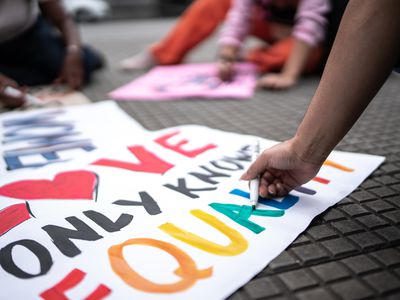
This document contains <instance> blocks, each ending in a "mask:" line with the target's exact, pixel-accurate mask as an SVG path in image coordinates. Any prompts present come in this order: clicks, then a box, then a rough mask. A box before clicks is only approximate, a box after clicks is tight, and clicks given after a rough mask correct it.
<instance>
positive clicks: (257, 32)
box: [121, 0, 346, 89]
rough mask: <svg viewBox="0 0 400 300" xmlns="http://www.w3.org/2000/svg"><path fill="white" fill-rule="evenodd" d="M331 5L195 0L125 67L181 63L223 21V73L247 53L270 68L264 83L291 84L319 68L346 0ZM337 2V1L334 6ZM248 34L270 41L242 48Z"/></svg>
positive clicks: (295, 0) (315, 0)
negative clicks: (340, 5) (332, 20)
mask: <svg viewBox="0 0 400 300" xmlns="http://www.w3.org/2000/svg"><path fill="white" fill-rule="evenodd" d="M332 2H338V3H339V2H340V3H342V2H343V3H344V2H346V1H332ZM331 7H332V5H331V3H330V1H329V0H300V1H299V0H258V1H254V0H220V1H213V0H197V1H195V2H194V3H193V4H192V5H191V6H190V7H189V8H188V9H187V10H186V11H185V13H184V14H183V15H182V16H181V17H180V19H179V20H178V22H177V24H176V25H175V27H174V28H173V29H172V31H171V32H170V33H169V34H168V35H167V36H166V37H165V38H163V39H162V40H161V41H159V42H158V43H156V44H155V45H152V46H151V47H149V48H148V49H145V50H144V51H143V52H141V53H139V54H137V55H135V56H133V57H130V58H128V59H125V60H123V61H121V67H122V68H123V69H128V70H129V69H145V68H150V67H152V66H154V65H170V64H178V63H181V62H182V60H183V59H184V57H185V56H186V54H187V53H188V52H189V51H190V50H191V49H193V48H194V47H196V46H197V45H198V44H199V43H201V42H202V41H204V40H205V39H206V38H207V37H208V36H210V35H211V34H212V33H213V32H214V30H215V29H216V28H217V27H218V25H220V24H221V23H222V22H223V21H225V24H224V26H223V28H222V30H221V33H220V39H219V57H218V68H219V74H220V77H221V78H222V79H224V80H227V79H229V78H230V77H231V76H232V75H233V72H234V62H236V61H237V60H240V59H245V60H246V61H250V62H253V63H255V64H256V65H257V66H258V68H259V70H260V72H262V73H266V75H264V76H263V77H262V78H261V79H260V81H259V85H260V86H261V87H265V88H277V89H279V88H288V87H290V86H292V85H294V84H296V82H297V80H298V78H299V76H300V75H301V74H302V73H304V72H314V71H316V70H318V69H320V67H321V65H322V63H323V61H324V57H325V56H326V55H324V54H325V52H326V49H327V48H329V45H328V43H327V42H326V41H327V40H326V37H327V32H333V36H334V33H335V30H331V28H332V26H331V27H330V25H331V23H330V22H328V19H329V18H330V17H331V16H332V15H335V18H339V20H340V16H341V14H342V12H343V10H344V7H345V5H343V7H341V9H340V11H339V12H337V11H336V12H335V13H334V14H333V12H332V11H331ZM338 7H339V5H337V4H335V5H334V8H335V9H336V8H338ZM333 23H334V22H333ZM337 23H338V22H337ZM336 27H337V26H336ZM248 35H252V36H255V37H258V38H260V39H261V40H263V41H265V42H267V44H266V45H265V46H263V47H260V48H257V49H253V50H250V51H249V52H248V53H246V54H243V53H242V47H243V43H244V40H245V38H246V36H248ZM328 35H329V34H328ZM332 40H333V39H332ZM270 72H280V73H278V74H272V73H270Z"/></svg>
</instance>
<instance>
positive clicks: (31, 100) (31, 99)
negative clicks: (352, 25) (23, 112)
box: [3, 86, 45, 106]
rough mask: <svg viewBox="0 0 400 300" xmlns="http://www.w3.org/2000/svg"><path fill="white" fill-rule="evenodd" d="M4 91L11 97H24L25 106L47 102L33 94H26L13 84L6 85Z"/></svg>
mask: <svg viewBox="0 0 400 300" xmlns="http://www.w3.org/2000/svg"><path fill="white" fill-rule="evenodd" d="M3 92H4V93H5V94H6V95H8V96H11V97H22V98H23V99H24V106H40V105H43V104H45V101H42V100H41V99H39V98H37V97H35V96H33V95H31V94H24V93H23V92H21V91H20V90H18V89H16V88H14V87H12V86H6V88H5V89H4V91H3Z"/></svg>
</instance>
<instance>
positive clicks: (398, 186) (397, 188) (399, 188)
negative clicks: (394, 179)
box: [390, 183, 400, 192]
mask: <svg viewBox="0 0 400 300" xmlns="http://www.w3.org/2000/svg"><path fill="white" fill-rule="evenodd" d="M390 188H391V189H394V190H396V191H397V192H400V183H397V184H394V185H391V186H390Z"/></svg>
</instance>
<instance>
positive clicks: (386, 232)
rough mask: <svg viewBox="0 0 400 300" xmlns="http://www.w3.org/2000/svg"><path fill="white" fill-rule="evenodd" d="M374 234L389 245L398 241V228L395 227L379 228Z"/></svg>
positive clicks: (399, 234)
mask: <svg viewBox="0 0 400 300" xmlns="http://www.w3.org/2000/svg"><path fill="white" fill-rule="evenodd" d="M375 232H376V233H377V234H378V235H380V236H381V237H383V238H384V239H385V240H386V241H388V242H390V243H396V242H399V241H400V228H398V227H397V226H396V227H395V226H388V227H384V228H379V229H376V230H375Z"/></svg>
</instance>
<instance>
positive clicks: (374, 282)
mask: <svg viewBox="0 0 400 300" xmlns="http://www.w3.org/2000/svg"><path fill="white" fill-rule="evenodd" d="M363 279H364V280H365V281H366V282H368V284H370V285H371V286H372V287H373V288H374V289H375V290H376V291H378V293H380V294H384V293H388V292H391V291H394V290H400V279H399V278H397V277H395V276H394V275H392V274H390V273H388V272H379V273H374V274H370V275H366V276H364V277H363Z"/></svg>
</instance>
